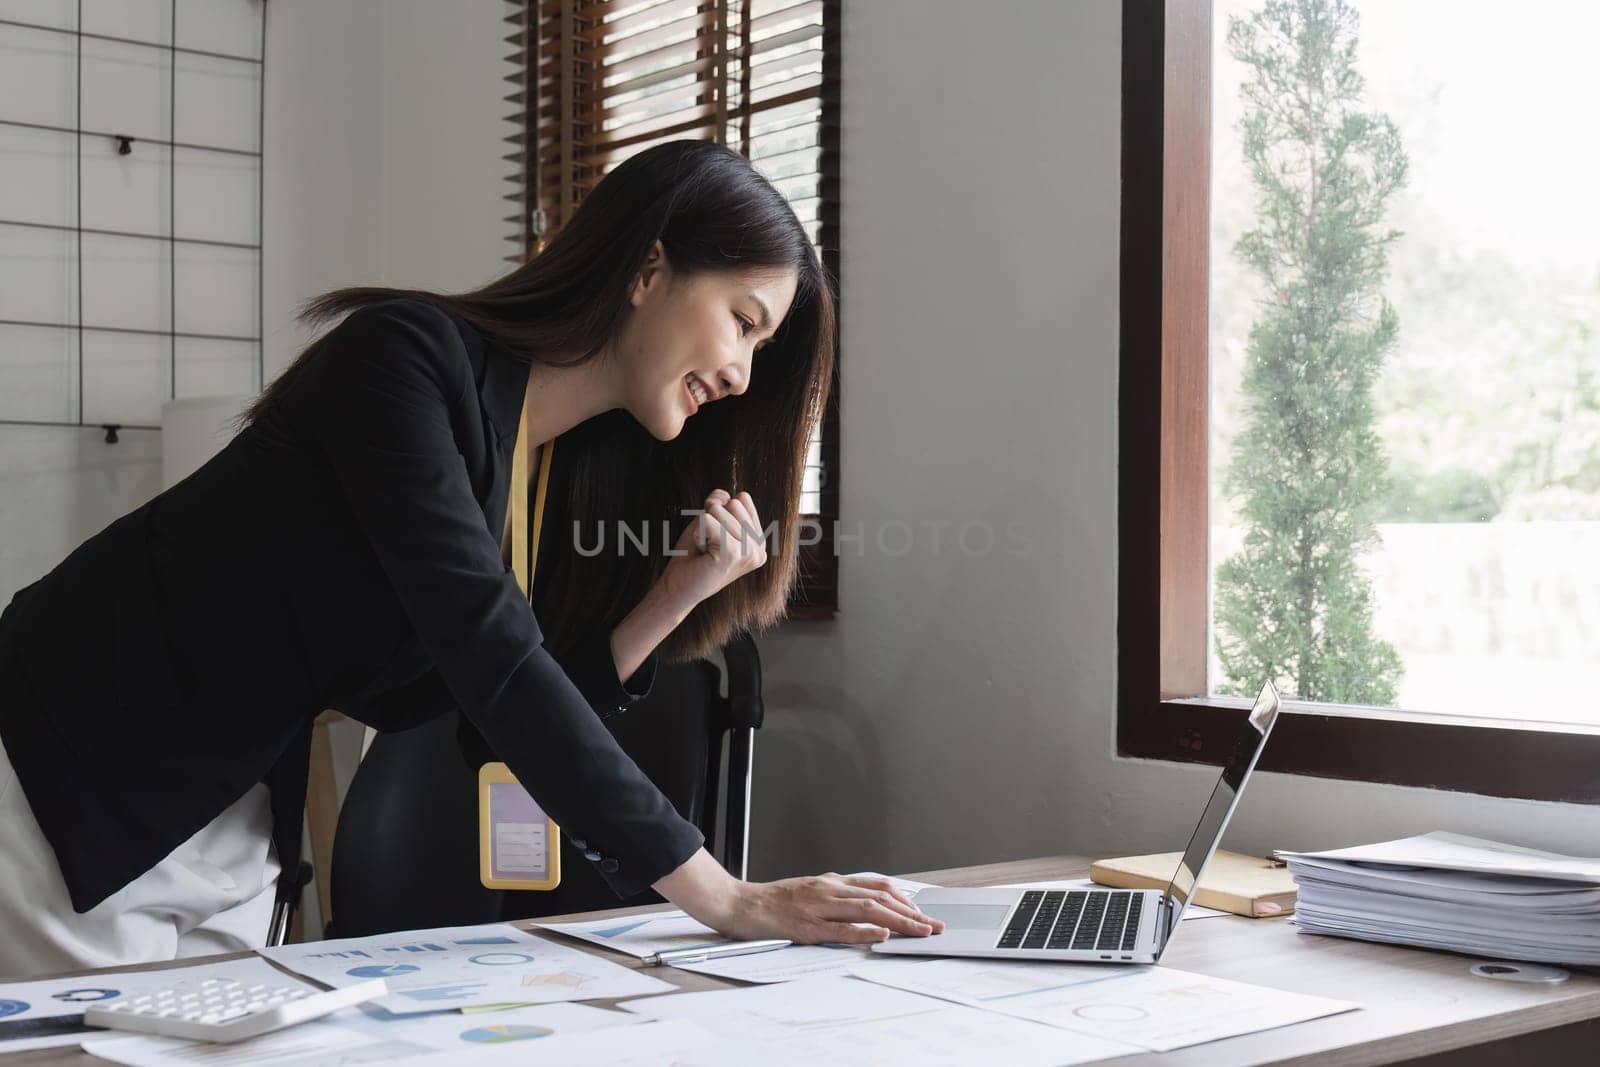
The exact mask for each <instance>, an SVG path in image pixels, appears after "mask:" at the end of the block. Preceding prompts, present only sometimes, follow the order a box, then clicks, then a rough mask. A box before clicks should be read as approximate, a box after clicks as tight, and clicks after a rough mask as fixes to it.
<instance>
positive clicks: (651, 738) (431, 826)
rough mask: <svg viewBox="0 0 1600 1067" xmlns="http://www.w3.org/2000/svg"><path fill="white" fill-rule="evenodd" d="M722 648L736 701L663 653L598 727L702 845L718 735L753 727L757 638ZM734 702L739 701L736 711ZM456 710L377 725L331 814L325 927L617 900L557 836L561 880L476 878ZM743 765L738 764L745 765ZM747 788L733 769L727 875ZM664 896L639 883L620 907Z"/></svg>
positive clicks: (358, 928) (470, 790)
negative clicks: (636, 691) (509, 884)
mask: <svg viewBox="0 0 1600 1067" xmlns="http://www.w3.org/2000/svg"><path fill="white" fill-rule="evenodd" d="M727 655H728V662H729V672H730V676H731V680H733V681H737V682H738V683H739V696H738V699H737V701H736V702H734V701H730V699H729V698H725V697H723V696H721V695H720V693H719V689H720V687H721V678H722V672H721V671H720V670H719V669H718V668H717V666H716V664H714V663H712V662H710V661H708V660H694V661H691V662H689V663H679V664H665V663H664V664H662V665H661V666H660V667H659V668H658V670H657V674H656V682H655V685H654V687H653V688H652V689H651V692H650V695H649V696H648V697H646V698H645V699H644V700H642V701H640V702H639V703H638V704H636V705H634V706H633V707H632V708H630V709H629V710H628V711H627V712H626V713H625V714H622V715H618V716H616V717H615V718H612V719H610V720H608V721H607V723H606V725H607V727H608V728H609V729H610V730H611V732H612V735H613V736H615V737H616V739H617V741H618V743H619V744H621V746H622V748H623V750H624V751H626V752H627V753H628V754H629V755H630V756H631V757H633V759H634V761H635V762H636V763H638V764H639V767H640V769H641V770H643V771H644V772H645V773H646V774H647V775H649V776H650V778H651V780H652V781H654V782H655V783H656V785H657V786H658V787H660V789H661V791H662V792H663V793H664V794H665V795H666V796H667V798H668V799H669V800H671V801H672V803H673V805H674V806H675V807H677V809H678V811H679V812H680V813H681V814H682V815H683V816H684V817H685V818H687V819H689V820H690V821H691V822H693V823H695V824H696V825H697V826H699V827H700V829H701V832H702V833H704V834H705V836H706V840H707V842H708V843H710V842H713V841H714V840H715V831H716V826H715V823H716V813H717V807H718V801H719V794H720V790H719V782H720V779H721V772H722V752H723V743H724V741H725V740H726V738H727V737H728V734H729V732H730V729H732V728H733V727H734V725H735V722H736V721H737V722H738V723H739V726H740V729H739V730H737V731H735V734H736V738H737V737H738V736H740V735H742V736H744V737H745V738H746V739H747V738H748V736H749V733H750V730H751V729H752V728H753V727H755V726H759V725H760V697H759V690H760V681H759V678H760V674H759V666H758V664H757V661H756V659H755V645H754V642H752V641H750V639H749V638H748V637H741V638H740V639H739V640H737V641H735V642H733V643H730V645H729V648H728V650H727ZM735 663H737V666H735ZM752 671H754V675H753V677H754V679H755V682H754V686H755V696H754V698H753V710H752V698H751V697H750V695H749V693H750V678H751V677H752ZM730 692H732V688H730ZM730 703H736V707H737V711H735V709H734V708H731V707H730ZM458 716H459V713H458V712H454V711H452V712H450V713H449V714H448V715H445V716H442V717H440V718H438V719H435V720H433V721H431V722H427V723H424V724H422V725H421V726H417V727H414V728H412V729H410V730H405V731H402V732H399V733H388V734H379V735H378V736H376V737H374V738H373V740H372V743H371V745H369V746H368V749H367V753H366V756H365V757H364V758H363V759H362V761H361V764H360V766H359V767H358V768H357V770H356V774H355V777H354V778H353V779H352V780H351V782H350V788H349V791H348V792H347V793H346V795H345V800H344V804H343V807H342V808H341V810H340V812H339V825H338V829H337V831H336V833H335V835H334V847H333V869H332V872H331V884H330V896H331V898H332V899H331V901H330V907H329V910H330V911H331V912H332V915H331V916H330V921H329V922H328V923H327V925H326V927H325V929H324V933H323V936H324V937H327V938H333V937H357V936H364V935H368V934H379V933H390V932H393V931H396V930H416V929H424V928H428V927H435V926H458V925H465V924H469V923H483V922H495V921H500V920H503V919H523V918H533V917H536V916H541V915H556V914H562V913H566V912H575V911H590V910H597V909H601V908H611V907H619V906H621V905H622V903H623V902H621V901H619V900H618V899H617V896H616V894H615V893H613V892H612V891H611V889H610V887H608V886H607V885H606V884H605V882H604V881H603V880H602V879H601V878H600V876H599V874H598V873H597V872H596V871H595V870H593V869H592V865H591V864H590V863H589V862H588V861H587V860H585V859H584V858H583V854H582V853H581V852H579V851H578V850H577V849H575V848H573V847H572V845H571V844H570V842H568V841H567V840H566V839H565V837H563V838H562V841H561V850H562V854H561V884H560V886H558V887H557V888H556V889H553V890H550V891H548V892H525V891H518V890H498V889H487V888H485V887H484V886H483V884H482V883H481V882H480V881H479V878H478V786H477V766H476V764H473V763H469V761H468V760H467V758H466V757H465V756H464V755H463V753H462V749H461V745H460V744H459V743H458V741H457V727H458V725H459V717H458ZM752 720H753V721H752ZM743 765H744V767H745V768H746V773H747V771H748V763H747V762H745V763H744V764H743ZM734 795H737V796H738V802H737V803H736V804H735V803H734V802H733V796H734ZM746 795H747V784H746V783H745V781H744V780H743V778H742V777H741V778H740V779H738V780H736V781H735V782H734V784H733V786H732V791H731V793H730V798H729V799H730V804H731V805H732V806H731V807H730V815H733V814H735V813H737V814H738V815H739V822H740V826H739V827H738V834H737V836H738V841H737V842H730V845H731V846H732V847H736V848H737V849H738V851H739V853H740V856H739V859H740V860H741V863H740V865H738V866H735V865H734V864H733V863H731V862H730V866H732V867H733V869H734V870H735V873H741V872H742V870H743V867H742V854H743V837H742V834H743V825H742V824H743V811H744V808H743V801H744V797H745V796H746ZM597 802H600V803H603V802H604V798H597ZM731 821H732V820H731V819H730V822H731ZM730 829H733V828H732V827H730ZM659 900H660V897H658V896H656V894H654V893H651V892H647V893H645V894H642V895H640V896H639V897H635V898H632V899H630V900H629V901H627V903H629V904H644V903H652V902H658V901H659Z"/></svg>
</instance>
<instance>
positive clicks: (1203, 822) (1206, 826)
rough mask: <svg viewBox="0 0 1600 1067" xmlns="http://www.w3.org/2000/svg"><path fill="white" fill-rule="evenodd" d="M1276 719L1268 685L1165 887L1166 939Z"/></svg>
mask: <svg viewBox="0 0 1600 1067" xmlns="http://www.w3.org/2000/svg"><path fill="white" fill-rule="evenodd" d="M1277 718H1278V691H1277V690H1276V689H1274V688H1273V686H1272V683H1271V682H1270V681H1269V682H1267V683H1266V684H1265V685H1263V686H1262V687H1261V695H1260V696H1258V697H1256V702H1255V706H1254V707H1252V708H1251V709H1250V717H1249V718H1248V719H1247V720H1246V721H1245V725H1244V728H1243V729H1242V730H1241V731H1240V733H1239V740H1238V742H1237V743H1236V744H1235V745H1234V749H1233V755H1231V756H1229V757H1228V762H1227V764H1226V765H1225V766H1224V767H1223V768H1222V777H1220V778H1219V779H1217V786H1216V788H1215V789H1213V790H1212V791H1211V799H1210V800H1208V801H1206V810H1205V811H1203V812H1201V813H1200V825H1198V826H1196V827H1195V828H1194V836H1193V837H1191V838H1189V847H1188V848H1186V849H1184V850H1183V859H1182V860H1180V861H1179V863H1178V870H1177V873H1175V874H1174V875H1173V876H1172V881H1171V882H1169V883H1168V885H1167V899H1168V900H1169V902H1170V903H1171V904H1172V908H1171V910H1170V911H1169V912H1168V914H1169V916H1170V921H1171V923H1172V926H1169V927H1168V928H1167V934H1168V935H1169V936H1170V935H1171V933H1172V930H1173V929H1174V928H1176V926H1177V923H1178V920H1179V919H1180V918H1182V916H1183V909H1184V908H1185V907H1187V906H1188V904H1189V898H1190V897H1191V896H1192V895H1193V894H1194V887H1195V883H1196V882H1198V881H1199V880H1200V875H1201V873H1202V872H1203V871H1204V870H1205V866H1206V862H1207V861H1208V860H1210V859H1211V854H1212V853H1213V852H1215V851H1216V848H1217V842H1218V841H1220V840H1222V832H1223V831H1224V830H1226V829H1227V827H1228V818H1229V817H1230V816H1231V815H1232V814H1233V807H1234V804H1235V803H1237V802H1238V799H1239V794H1240V793H1242V792H1244V784H1245V779H1247V778H1249V777H1250V772H1251V771H1252V770H1254V769H1255V765H1256V758H1257V757H1258V756H1260V755H1261V749H1262V748H1263V747H1264V746H1265V745H1266V743H1267V735H1268V734H1270V733H1271V732H1272V724H1273V723H1274V722H1276V721H1277Z"/></svg>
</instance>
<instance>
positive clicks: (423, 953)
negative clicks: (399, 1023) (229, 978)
mask: <svg viewBox="0 0 1600 1067" xmlns="http://www.w3.org/2000/svg"><path fill="white" fill-rule="evenodd" d="M260 952H261V955H263V956H265V957H266V958H267V959H269V960H272V961H273V962H274V963H278V964H281V965H282V966H284V967H287V968H289V969H290V970H291V971H294V972H295V973H296V974H303V975H305V976H306V977H307V978H314V979H316V980H317V981H319V982H325V983H327V984H328V985H331V986H335V987H339V986H347V985H353V984H355V983H357V982H362V981H365V980H367V979H369V978H382V979H384V980H385V981H386V982H388V984H389V991H390V992H389V995H388V996H387V997H383V998H381V999H380V1000H377V1001H375V1002H374V1003H376V1004H377V1005H378V1006H379V1007H381V1008H383V1009H385V1010H387V1011H390V1012H394V1013H395V1014H397V1015H409V1014H415V1013H417V1012H425V1011H447V1010H449V1009H451V1008H472V1007H482V1006H484V1005H489V1004H545V1003H550V1002H552V1001H560V1000H593V999H595V998H597V997H632V996H648V995H650V994H652V993H668V992H671V991H672V990H673V988H674V987H673V986H671V985H668V984H667V983H666V982H663V981H661V980H660V979H657V978H651V977H649V976H648V975H642V974H639V973H638V972H637V971H632V970H629V969H628V968H626V967H619V966H618V965H617V964H615V963H611V962H609V961H607V960H603V959H599V958H597V957H595V956H591V955H589V954H588V953H586V952H582V951H579V950H578V949H575V948H571V947H568V946H566V945H561V944H557V943H556V942H554V941H547V940H545V939H544V938H542V937H535V936H533V935H532V934H529V933H525V932H524V931H522V930H519V929H517V928H516V927H515V926H512V925H510V924H509V923H490V924H487V925H482V926H456V927H444V928H441V929H435V930H411V931H407V932H405V933H397V934H380V935H377V936H373V937H347V938H342V939H339V940H335V941H313V942H310V943H307V944H303V945H280V946H278V947H275V948H263V949H261V950H260Z"/></svg>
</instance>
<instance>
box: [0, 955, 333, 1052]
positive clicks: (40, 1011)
mask: <svg viewBox="0 0 1600 1067" xmlns="http://www.w3.org/2000/svg"><path fill="white" fill-rule="evenodd" d="M206 978H227V979H230V980H232V981H236V982H246V983H248V984H250V985H257V984H263V983H265V984H271V985H283V986H307V988H314V987H311V986H309V985H308V983H305V982H302V981H300V979H298V978H295V977H293V976H292V975H287V974H284V973H283V972H282V971H280V970H278V969H277V968H276V967H273V966H272V965H271V964H269V963H266V962H265V961H263V960H260V959H257V958H256V957H254V956H249V957H246V958H244V959H238V960H227V961H224V962H222V963H208V964H203V965H200V966H195V967H171V968H163V969H161V970H157V971H124V972H122V973H119V974H89V975H78V976H76V977H71V978H51V979H46V980H44V981H36V982H5V983H0V1053H4V1052H21V1051H23V1050H25V1049H30V1048H53V1047H59V1046H66V1045H76V1044H80V1043H81V1042H83V1041H85V1040H96V1039H98V1038H99V1037H100V1036H102V1035H104V1034H106V1033H107V1031H105V1030H101V1029H99V1028H95V1029H92V1030H86V1031H85V1030H79V1031H77V1032H74V1033H65V1034H49V1035H47V1036H42V1037H37V1036H28V1033H27V1031H28V1029H29V1027H28V1025H27V1024H28V1023H29V1022H30V1021H32V1020H39V1019H64V1018H66V1017H69V1016H74V1015H77V1016H81V1015H82V1014H83V1012H84V1008H85V1007H87V1006H88V1005H89V1004H107V1003H110V1002H111V1001H114V1000H120V999H122V998H123V997H126V996H129V995H130V994H139V993H144V992H148V991H150V990H154V989H163V988H165V987H166V986H169V985H171V984H173V983H174V982H178V981H195V982H197V981H201V980H203V979H206ZM8 1034H9V1035H14V1036H8Z"/></svg>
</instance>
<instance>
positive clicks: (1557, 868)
mask: <svg viewBox="0 0 1600 1067" xmlns="http://www.w3.org/2000/svg"><path fill="white" fill-rule="evenodd" d="M1278 855H1279V856H1282V857H1283V858H1285V859H1290V858H1294V859H1324V860H1344V861H1346V862H1351V863H1390V864H1398V865H1400V866H1408V867H1434V868H1438V869H1440V870H1447V871H1476V872H1477V873H1479V874H1503V875H1514V876H1520V877H1524V878H1554V879H1558V880H1560V881H1564V882H1587V883H1590V884H1593V885H1600V859H1589V858H1585V857H1579V856H1563V855H1561V854H1559V853H1556V852H1542V851H1540V850H1539V849H1535V848H1523V847H1522V846H1521V845H1508V844H1505V843H1504V842H1500V841H1486V840H1484V839H1483V838H1480V837H1468V836H1466V835H1465V834H1451V833H1445V832H1443V831H1435V832H1433V833H1430V834H1421V835H1419V836H1417V837H1406V838H1401V839H1399V840H1397V841H1380V842H1378V843H1377V844H1375V845H1356V846H1355V847H1353V848H1336V849H1332V850H1330V851H1327V852H1281V851H1280V852H1279V853H1278Z"/></svg>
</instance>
